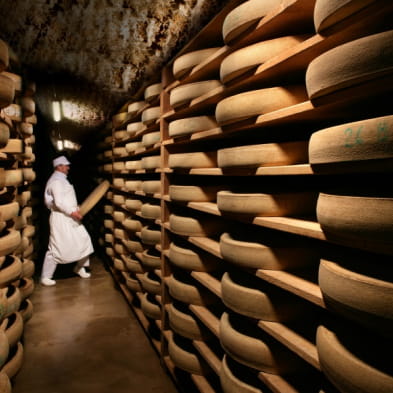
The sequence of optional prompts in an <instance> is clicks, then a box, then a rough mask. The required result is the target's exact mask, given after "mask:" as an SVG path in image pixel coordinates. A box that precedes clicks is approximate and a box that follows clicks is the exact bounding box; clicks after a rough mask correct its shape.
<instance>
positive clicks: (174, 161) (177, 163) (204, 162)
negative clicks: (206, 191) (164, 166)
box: [168, 151, 217, 169]
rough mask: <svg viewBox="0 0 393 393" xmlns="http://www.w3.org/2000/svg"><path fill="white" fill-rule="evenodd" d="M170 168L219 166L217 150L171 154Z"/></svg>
mask: <svg viewBox="0 0 393 393" xmlns="http://www.w3.org/2000/svg"><path fill="white" fill-rule="evenodd" d="M168 166H169V168H174V169H176V168H179V169H181V168H183V169H190V168H215V167H216V166H217V152H215V151H210V152H193V153H177V154H170V155H169V158H168Z"/></svg>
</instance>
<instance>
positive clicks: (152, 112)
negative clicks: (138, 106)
mask: <svg viewBox="0 0 393 393" xmlns="http://www.w3.org/2000/svg"><path fill="white" fill-rule="evenodd" d="M160 116H161V108H160V107H159V106H152V107H150V108H146V109H145V110H144V111H143V112H142V117H141V120H142V123H143V124H145V125H146V126H149V125H152V124H154V123H155V122H156V121H157V120H158V119H159V118H160Z"/></svg>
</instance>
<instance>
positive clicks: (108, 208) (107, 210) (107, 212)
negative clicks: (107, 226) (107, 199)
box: [104, 205, 114, 214]
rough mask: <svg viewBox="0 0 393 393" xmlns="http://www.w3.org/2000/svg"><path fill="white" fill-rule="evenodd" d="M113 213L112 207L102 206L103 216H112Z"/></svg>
mask: <svg viewBox="0 0 393 393" xmlns="http://www.w3.org/2000/svg"><path fill="white" fill-rule="evenodd" d="M113 211H114V207H113V206H111V205H105V206H104V213H105V214H112V213H113Z"/></svg>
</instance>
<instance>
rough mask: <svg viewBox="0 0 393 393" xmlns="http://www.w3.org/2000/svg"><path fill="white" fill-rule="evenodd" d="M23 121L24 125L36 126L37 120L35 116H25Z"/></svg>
mask: <svg viewBox="0 0 393 393" xmlns="http://www.w3.org/2000/svg"><path fill="white" fill-rule="evenodd" d="M20 121H22V120H20ZM23 121H24V122H26V123H31V124H37V121H38V120H37V116H36V115H32V116H25V117H24V119H23Z"/></svg>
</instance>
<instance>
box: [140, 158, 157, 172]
mask: <svg viewBox="0 0 393 393" xmlns="http://www.w3.org/2000/svg"><path fill="white" fill-rule="evenodd" d="M141 164H142V168H143V169H158V168H160V167H161V156H147V157H142V160H141Z"/></svg>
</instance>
